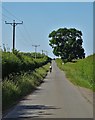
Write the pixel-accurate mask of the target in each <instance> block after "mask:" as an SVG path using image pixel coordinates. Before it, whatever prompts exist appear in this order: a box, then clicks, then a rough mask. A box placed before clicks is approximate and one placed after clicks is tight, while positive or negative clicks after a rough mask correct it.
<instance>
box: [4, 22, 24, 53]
mask: <svg viewBox="0 0 95 120" xmlns="http://www.w3.org/2000/svg"><path fill="white" fill-rule="evenodd" d="M5 24H10V25H12V26H13V52H14V50H15V26H16V25H18V24H23V21H22V22H21V23H15V20H13V23H7V22H6V21H5Z"/></svg>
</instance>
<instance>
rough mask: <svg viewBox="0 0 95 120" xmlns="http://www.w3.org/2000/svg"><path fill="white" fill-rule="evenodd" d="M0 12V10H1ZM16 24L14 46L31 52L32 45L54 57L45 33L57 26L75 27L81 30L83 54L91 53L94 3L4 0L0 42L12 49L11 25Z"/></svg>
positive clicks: (57, 27) (47, 33) (55, 28)
mask: <svg viewBox="0 0 95 120" xmlns="http://www.w3.org/2000/svg"><path fill="white" fill-rule="evenodd" d="M0 14H1V12H0ZM13 20H15V21H16V22H17V23H21V21H23V24H20V25H19V24H18V25H17V26H16V49H17V50H20V51H23V52H31V51H32V52H34V47H33V46H32V45H40V46H39V47H38V48H37V51H38V52H41V50H45V51H48V55H49V56H50V57H55V56H54V55H53V53H52V48H51V47H50V46H49V38H48V35H49V33H50V32H52V31H53V30H57V29H59V28H64V27H66V28H76V29H78V30H81V31H82V33H83V36H82V37H83V48H84V49H85V53H86V56H88V55H91V54H93V3H92V2H3V3H2V43H4V44H5V45H6V46H7V48H10V49H12V26H11V25H10V24H5V22H4V21H7V22H8V23H12V22H13Z"/></svg>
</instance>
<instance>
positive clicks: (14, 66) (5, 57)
mask: <svg viewBox="0 0 95 120" xmlns="http://www.w3.org/2000/svg"><path fill="white" fill-rule="evenodd" d="M48 61H49V58H48V57H47V56H44V57H43V58H39V59H34V58H32V57H31V56H28V55H24V54H23V53H17V54H13V53H10V52H2V77H3V78H5V77H8V75H9V74H11V73H19V72H20V71H24V72H25V71H28V70H31V71H32V70H34V69H35V68H38V67H41V66H42V65H45V64H46V63H47V62H48Z"/></svg>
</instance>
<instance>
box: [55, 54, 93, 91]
mask: <svg viewBox="0 0 95 120" xmlns="http://www.w3.org/2000/svg"><path fill="white" fill-rule="evenodd" d="M94 57H95V55H92V56H89V57H87V58H85V59H81V60H77V61H76V62H68V63H66V64H62V60H61V59H56V63H57V65H58V67H59V68H60V69H61V70H64V71H65V73H66V77H67V78H68V79H69V80H70V81H71V82H72V83H73V84H75V85H78V86H81V87H85V88H89V89H91V90H93V91H95V81H94V74H93V68H94V67H95V62H94V60H93V58H94Z"/></svg>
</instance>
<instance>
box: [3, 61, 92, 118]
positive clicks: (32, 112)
mask: <svg viewBox="0 0 95 120" xmlns="http://www.w3.org/2000/svg"><path fill="white" fill-rule="evenodd" d="M52 67H53V69H52V72H51V73H48V75H47V77H46V78H45V80H44V83H42V84H41V85H40V86H39V87H38V88H37V90H35V92H33V93H31V94H30V95H28V96H26V97H25V98H24V99H22V100H21V101H20V102H19V104H17V105H16V106H15V107H14V109H12V110H11V111H10V112H8V114H7V115H5V116H4V118H93V105H92V104H91V103H90V102H89V101H87V100H86V99H85V98H84V97H83V96H82V95H81V93H80V91H79V90H78V89H77V87H76V86H74V85H73V84H72V83H71V82H70V81H68V80H67V78H66V77H65V74H64V72H63V71H61V70H60V69H59V68H58V67H57V65H56V63H55V61H52Z"/></svg>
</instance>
